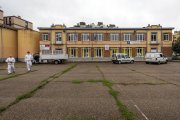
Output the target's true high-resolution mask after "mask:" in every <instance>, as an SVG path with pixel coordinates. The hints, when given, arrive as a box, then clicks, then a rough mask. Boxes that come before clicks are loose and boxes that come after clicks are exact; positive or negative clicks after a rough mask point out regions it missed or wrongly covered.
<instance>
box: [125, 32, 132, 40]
mask: <svg viewBox="0 0 180 120" xmlns="http://www.w3.org/2000/svg"><path fill="white" fill-rule="evenodd" d="M124 41H131V33H125V34H124Z"/></svg>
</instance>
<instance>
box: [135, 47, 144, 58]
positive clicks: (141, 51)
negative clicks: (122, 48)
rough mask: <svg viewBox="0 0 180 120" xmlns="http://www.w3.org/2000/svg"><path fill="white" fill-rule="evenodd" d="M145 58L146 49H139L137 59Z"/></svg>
mask: <svg viewBox="0 0 180 120" xmlns="http://www.w3.org/2000/svg"><path fill="white" fill-rule="evenodd" d="M143 56H144V49H143V48H137V52H136V57H143Z"/></svg>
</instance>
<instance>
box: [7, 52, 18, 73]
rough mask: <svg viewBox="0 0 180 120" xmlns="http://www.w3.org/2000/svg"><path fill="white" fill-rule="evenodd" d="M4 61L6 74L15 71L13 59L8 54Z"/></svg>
mask: <svg viewBox="0 0 180 120" xmlns="http://www.w3.org/2000/svg"><path fill="white" fill-rule="evenodd" d="M6 62H7V64H8V74H11V73H15V67H14V63H15V62H16V61H15V59H14V58H13V57H12V56H11V55H10V56H9V58H7V59H6Z"/></svg>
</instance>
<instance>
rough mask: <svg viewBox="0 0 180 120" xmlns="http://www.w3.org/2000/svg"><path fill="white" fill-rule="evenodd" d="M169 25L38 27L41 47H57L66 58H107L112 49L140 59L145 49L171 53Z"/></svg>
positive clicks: (48, 48)
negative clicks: (140, 26)
mask: <svg viewBox="0 0 180 120" xmlns="http://www.w3.org/2000/svg"><path fill="white" fill-rule="evenodd" d="M173 29H174V28H173V27H167V28H165V27H162V26H160V25H148V26H147V27H143V28H117V27H114V26H113V27H111V26H109V27H107V26H102V25H101V26H90V25H84V24H83V25H82V26H81V25H79V26H74V27H65V26H63V25H57V26H52V27H49V28H45V27H39V30H40V34H41V40H40V48H41V50H61V51H63V53H66V54H68V55H69V60H70V61H109V60H110V58H111V55H112V54H113V53H126V54H128V55H129V56H131V57H134V58H135V60H143V58H144V55H145V53H146V52H162V53H164V55H166V56H168V57H171V55H172V50H171V47H172V30H173Z"/></svg>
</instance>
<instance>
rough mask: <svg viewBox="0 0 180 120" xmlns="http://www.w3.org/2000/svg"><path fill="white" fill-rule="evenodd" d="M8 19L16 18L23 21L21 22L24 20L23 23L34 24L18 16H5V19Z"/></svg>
mask: <svg viewBox="0 0 180 120" xmlns="http://www.w3.org/2000/svg"><path fill="white" fill-rule="evenodd" d="M8 17H15V18H18V19H21V20H23V21H26V22H29V23H31V24H33V23H32V22H30V21H27V20H25V19H23V18H21V17H18V16H4V18H8Z"/></svg>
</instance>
